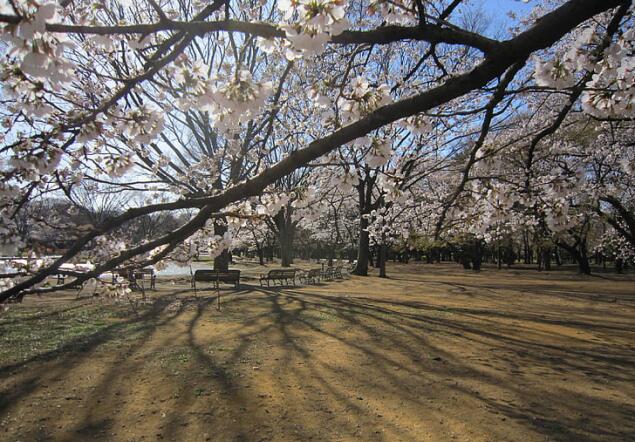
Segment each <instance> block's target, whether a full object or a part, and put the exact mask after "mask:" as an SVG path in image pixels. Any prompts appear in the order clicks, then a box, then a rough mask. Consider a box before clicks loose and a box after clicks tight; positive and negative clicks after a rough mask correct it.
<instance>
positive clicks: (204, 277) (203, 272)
mask: <svg viewBox="0 0 635 442" xmlns="http://www.w3.org/2000/svg"><path fill="white" fill-rule="evenodd" d="M197 282H213V283H214V288H216V289H218V288H219V284H220V283H221V282H224V283H226V284H234V286H235V287H236V288H238V287H239V286H240V270H209V269H199V270H196V271H195V272H194V275H193V276H192V288H194V293H196V283H197Z"/></svg>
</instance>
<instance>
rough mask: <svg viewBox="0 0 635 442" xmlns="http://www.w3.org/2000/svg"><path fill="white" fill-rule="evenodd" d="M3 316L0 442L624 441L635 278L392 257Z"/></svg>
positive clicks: (634, 407) (634, 414) (632, 407)
mask: <svg viewBox="0 0 635 442" xmlns="http://www.w3.org/2000/svg"><path fill="white" fill-rule="evenodd" d="M388 271H389V274H390V276H391V277H390V279H385V280H382V279H379V278H377V277H369V278H360V277H353V278H348V279H345V280H343V281H335V282H328V283H324V284H320V285H317V286H303V287H297V288H294V287H286V288H275V289H274V288H270V289H266V288H265V289H261V288H260V287H257V286H256V284H253V283H252V284H250V283H249V281H248V283H247V284H244V285H243V286H242V287H241V289H240V290H239V291H234V290H232V289H226V290H222V293H223V298H222V301H223V304H222V308H221V311H218V310H217V309H216V303H215V301H216V298H215V294H214V292H213V291H211V290H208V291H204V292H203V293H201V292H199V296H198V298H194V297H193V292H192V291H191V290H190V289H189V286H188V285H187V284H186V283H185V281H181V282H179V283H177V284H171V283H169V282H168V281H160V282H159V290H158V291H157V292H154V293H153V294H152V299H153V300H154V302H153V303H152V304H148V305H147V306H144V307H142V309H141V311H140V313H139V317H137V316H135V315H134V314H133V313H132V311H131V309H130V307H129V306H126V305H113V304H110V303H103V302H97V301H93V300H74V299H73V298H74V296H73V294H71V293H67V294H63V295H57V296H54V297H51V298H46V299H38V298H37V297H34V298H30V299H27V300H26V301H25V303H24V304H23V305H19V306H13V307H12V308H11V310H9V311H8V312H6V313H4V314H2V315H1V316H0V440H7V441H36V440H56V441H58V440H59V441H76V440H77V441H90V440H104V441H139V440H145V441H154V440H166V441H204V440H212V441H279V440H302V441H305V440H324V441H339V440H363V441H375V440H377V441H399V440H403V441H445V440H460V441H546V440H567V441H585V440H592V441H600V440H601V441H626V440H635V283H634V282H635V279H634V278H633V277H632V276H631V277H628V276H626V277H618V276H616V275H603V276H592V277H582V276H578V275H575V274H574V273H568V272H553V273H538V272H536V271H533V270H516V271H514V270H502V271H497V270H494V269H491V270H484V271H482V272H481V273H478V274H475V273H471V272H469V271H468V272H466V271H463V270H462V269H460V268H459V267H458V266H456V265H452V264H441V265H425V264H409V265H396V264H394V265H391V266H389V268H388Z"/></svg>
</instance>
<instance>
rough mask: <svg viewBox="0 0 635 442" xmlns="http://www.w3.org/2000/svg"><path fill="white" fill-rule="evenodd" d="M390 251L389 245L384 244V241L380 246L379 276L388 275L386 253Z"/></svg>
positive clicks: (384, 276)
mask: <svg viewBox="0 0 635 442" xmlns="http://www.w3.org/2000/svg"><path fill="white" fill-rule="evenodd" d="M387 252H388V247H387V246H386V244H384V243H383V242H382V244H381V246H380V247H379V277H380V278H387V277H388V276H386V255H387Z"/></svg>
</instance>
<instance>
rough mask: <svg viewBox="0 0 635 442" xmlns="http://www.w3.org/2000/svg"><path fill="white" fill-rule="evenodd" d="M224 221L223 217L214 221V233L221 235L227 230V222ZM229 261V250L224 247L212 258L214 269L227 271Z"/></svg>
mask: <svg viewBox="0 0 635 442" xmlns="http://www.w3.org/2000/svg"><path fill="white" fill-rule="evenodd" d="M224 221H225V220H224V218H221V219H220V220H219V222H215V223H214V235H218V236H223V235H224V234H225V233H226V232H227V224H226V223H225V222H224ZM229 261H230V255H229V251H228V250H227V249H225V250H223V251H222V252H221V254H220V255H218V256H217V257H216V258H214V270H218V271H221V272H224V271H227V270H228V269H229Z"/></svg>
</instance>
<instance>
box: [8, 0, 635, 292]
mask: <svg viewBox="0 0 635 442" xmlns="http://www.w3.org/2000/svg"><path fill="white" fill-rule="evenodd" d="M461 3H463V2H461V1H451V2H450V1H444V0H439V1H417V2H383V1H370V2H365V1H361V2H350V3H349V2H342V1H340V0H299V1H278V2H277V3H276V2H260V1H255V0H252V1H228V0H217V1H214V2H212V3H211V4H205V5H203V4H199V2H192V3H191V5H188V6H187V7H183V6H182V4H181V3H180V2H171V1H163V2H157V1H155V0H147V1H141V2H125V1H117V0H107V1H104V2H99V3H96V4H94V3H93V2H88V1H80V0H77V1H74V2H63V3H62V4H60V5H56V4H54V3H46V2H38V1H35V0H24V1H10V2H9V3H8V5H7V6H5V7H4V8H3V11H2V14H1V15H0V23H3V26H2V31H1V37H2V40H3V41H4V43H5V49H4V51H5V54H6V57H5V60H4V61H3V63H2V66H1V67H0V71H1V72H2V73H1V75H2V80H3V94H4V95H3V106H2V113H3V127H4V128H5V129H4V131H3V134H2V142H3V145H2V148H0V149H1V150H0V152H1V153H0V155H2V157H1V158H2V166H1V168H0V169H1V174H2V175H1V176H2V180H1V183H2V184H1V186H2V187H1V188H0V218H1V219H2V224H1V226H2V229H1V231H0V234H1V235H2V241H3V242H5V243H10V242H12V241H13V238H15V229H16V223H15V217H16V214H17V212H18V211H19V209H20V208H21V207H22V206H23V205H24V204H25V203H26V202H27V201H29V200H32V199H37V198H42V197H43V196H44V195H45V194H47V193H51V192H62V193H64V192H68V190H69V188H70V187H71V186H74V185H77V184H78V183H81V182H83V181H84V180H86V179H92V180H101V181H109V180H113V179H118V178H123V177H125V178H126V179H127V180H128V181H130V182H128V183H127V184H125V185H127V186H133V187H136V186H142V187H143V188H144V190H145V186H146V185H147V186H149V187H150V186H160V187H166V186H167V189H165V191H164V192H161V194H160V195H157V196H156V198H150V201H149V203H148V204H144V205H137V206H133V207H130V208H128V209H127V210H125V211H124V212H122V213H121V214H119V215H117V216H115V217H112V218H109V219H108V220H106V221H104V222H101V223H99V224H98V225H94V226H90V228H88V229H87V230H86V231H85V232H84V233H83V234H82V235H80V236H79V237H78V238H77V240H76V241H75V242H74V244H73V245H72V246H71V247H70V248H69V249H68V250H67V251H66V252H65V253H64V254H63V256H62V257H61V258H59V259H55V260H53V261H50V262H49V261H46V260H43V261H42V262H41V265H40V266H39V267H38V268H33V269H31V270H30V272H29V275H28V276H26V277H24V275H22V274H20V275H17V274H16V275H11V274H9V275H3V276H4V277H3V286H4V287H5V288H6V289H5V290H4V291H3V292H1V293H0V301H2V302H4V301H6V300H9V299H16V298H19V299H21V297H22V296H24V295H25V294H27V293H32V292H46V291H50V290H52V288H38V287H37V285H38V284H39V283H41V282H42V281H43V280H44V279H45V278H46V277H47V276H48V275H51V274H54V273H55V272H56V271H57V270H58V269H59V268H60V266H61V265H62V264H63V263H65V262H67V261H69V260H71V259H73V258H74V257H76V256H78V255H79V254H80V253H82V252H85V251H86V249H88V248H91V247H93V246H94V245H95V244H99V250H100V251H101V253H100V254H98V255H99V256H97V258H98V259H97V260H96V261H95V262H96V265H95V267H94V268H93V269H91V270H90V271H88V272H85V273H83V274H77V275H76V278H75V279H74V280H72V281H70V282H69V283H67V284H66V285H63V286H61V287H58V288H57V289H59V288H65V287H69V286H72V285H77V284H80V283H81V282H83V281H86V280H88V279H90V278H93V277H95V276H98V275H99V274H101V273H102V272H104V271H106V270H109V269H112V268H114V267H116V266H119V265H127V264H129V263H130V262H131V261H134V265H145V264H151V263H156V262H159V261H161V260H164V259H166V258H168V257H172V258H174V259H181V258H184V257H186V256H187V255H188V254H189V252H190V251H191V250H192V249H193V247H191V245H192V244H193V242H196V241H198V242H199V243H200V242H204V243H206V244H207V245H208V246H209V248H211V249H213V250H214V251H215V252H211V253H213V254H214V253H222V250H224V249H226V248H228V247H230V243H231V242H232V239H231V234H230V233H228V232H231V231H232V229H236V228H237V227H233V225H236V226H237V225H239V224H240V220H242V219H245V218H250V217H254V215H258V216H262V215H264V216H275V214H277V213H278V212H279V211H280V209H281V207H282V206H284V204H286V202H288V200H286V198H288V196H287V195H281V194H280V193H279V190H277V189H276V186H275V184H276V182H279V181H280V180H282V179H283V178H284V177H286V176H288V175H290V174H292V173H294V172H295V171H297V170H300V169H302V168H304V167H307V166H308V165H309V164H310V163H311V162H314V161H316V160H318V159H319V158H321V157H325V156H326V157H328V156H329V155H330V154H332V153H334V152H336V151H337V150H338V149H340V148H342V147H343V146H351V145H352V144H353V143H360V141H359V140H360V139H365V140H368V142H366V141H364V143H363V144H364V145H365V148H367V149H369V153H370V156H368V155H369V153H367V154H366V161H370V163H368V162H367V164H368V165H369V166H370V167H371V168H377V167H380V166H381V165H380V164H379V163H378V161H379V159H380V158H381V159H382V161H383V159H385V158H386V157H387V156H388V151H389V149H388V147H389V146H390V148H391V149H392V150H393V152H394V150H395V141H396V140H395V139H393V137H392V135H391V134H393V133H394V131H395V130H396V129H395V127H394V126H395V125H396V124H409V125H411V126H414V127H417V126H419V125H420V123H419V121H418V120H419V119H420V118H424V121H425V118H426V117H428V116H430V115H428V114H436V115H438V116H439V118H441V119H443V121H444V122H443V123H442V124H445V125H447V126H453V125H457V124H458V123H459V122H460V121H461V117H462V116H466V115H469V116H475V119H476V121H478V120H479V118H480V119H481V122H482V124H481V128H480V136H478V137H476V140H475V141H474V143H473V144H472V145H471V147H470V148H469V154H468V156H467V158H469V159H468V160H467V163H466V167H465V172H466V174H465V175H463V176H464V177H465V178H463V179H460V180H459V185H458V187H456V189H455V191H454V192H452V193H450V194H449V198H448V199H446V200H445V201H444V202H443V206H442V207H443V209H442V211H445V212H448V211H449V210H451V207H453V206H454V202H455V201H456V200H457V199H458V198H460V197H461V196H460V195H462V194H463V193H464V191H465V190H466V182H467V181H469V178H470V171H471V169H472V168H473V166H474V165H475V164H476V163H477V162H478V161H477V160H478V159H479V151H480V150H481V148H482V147H483V146H484V145H485V144H486V142H487V141H488V139H487V134H488V132H489V127H490V126H492V125H493V124H494V125H496V124H498V120H500V118H502V117H501V115H504V114H505V112H502V111H501V107H502V108H503V109H504V108H506V106H508V97H510V96H511V95H514V96H517V95H522V94H528V93H532V91H531V90H527V91H523V90H522V86H520V85H519V84H517V83H518V82H517V80H516V76H517V75H518V74H519V73H522V72H523V70H524V69H525V68H526V67H527V66H528V63H530V61H529V60H530V57H531V56H532V55H537V56H538V57H540V59H538V60H537V61H534V62H533V64H534V65H535V66H536V70H535V72H536V80H537V81H538V83H539V86H541V87H549V88H555V89H556V90H558V91H560V90H564V91H565V95H568V96H569V102H571V103H576V102H577V100H578V98H580V99H581V100H582V103H583V104H584V108H585V112H587V113H588V114H591V115H594V116H595V117H596V118H613V117H614V116H615V115H619V114H621V113H624V112H630V111H631V109H632V91H631V89H629V87H630V86H629V85H632V75H633V69H632V57H629V54H630V51H631V44H632V38H633V35H632V32H628V24H629V23H630V20H631V14H632V9H631V2H630V1H624V0H569V1H567V2H564V3H562V4H561V5H560V4H557V5H552V4H550V3H549V2H547V3H546V4H545V5H544V6H543V7H541V8H538V9H537V10H536V12H535V17H530V18H529V19H528V22H527V23H526V24H525V25H524V26H523V27H522V28H521V29H519V30H518V32H517V33H516V34H515V35H514V36H513V37H511V38H509V39H506V40H496V39H493V38H490V37H488V36H487V35H485V34H484V33H479V32H474V30H470V29H466V28H465V27H462V26H461V24H460V20H458V19H457V18H456V17H457V15H458V14H459V13H460V11H461ZM457 23H458V24H457ZM596 23H599V24H598V25H597V26H595V27H593V26H594V25H595V24H596ZM589 28H593V29H592V31H587V30H588V29H589ZM572 31H573V33H572ZM574 34H575V38H576V42H577V43H576V44H575V45H574V46H573V47H574V48H575V51H573V52H572V53H571V54H569V53H567V57H569V58H566V59H564V60H569V59H570V61H566V62H565V63H564V64H563V63H557V62H555V61H554V60H560V59H559V58H557V55H558V54H557V53H556V52H557V50H558V44H559V42H562V41H566V40H568V39H569V38H570V36H571V35H574ZM579 34H584V35H585V36H587V34H588V38H587V37H585V38H582V37H580V36H579ZM549 48H554V50H551V49H549ZM195 53H198V54H199V56H197V57H194V56H193V55H192V54H195ZM453 54H454V57H453ZM464 54H469V56H463V55H464ZM365 57H368V60H369V62H368V63H367V66H366V67H364V68H363V69H358V65H359V64H360V63H361V64H362V65H363V64H364V63H366V62H365V61H364V60H365ZM453 58H454V59H456V60H457V62H456V63H451V60H452V59H453ZM263 60H265V61H263ZM629 60H631V61H629ZM291 62H292V63H291ZM424 65H429V66H432V65H436V71H437V75H434V72H435V71H434V70H432V71H431V70H429V69H423V70H422V71H419V69H420V68H422V67H424ZM561 65H562V66H561ZM593 66H598V69H599V71H598V72H597V73H596V72H595V71H594V70H595V67H593ZM360 70H361V74H360V75H357V71H360ZM351 73H354V74H355V75H352V74H351ZM420 74H421V75H420ZM360 76H361V78H360ZM572 79H573V80H575V83H574V84H573V85H572V83H571V81H573V80H572ZM578 90H579V92H578ZM554 94H556V95H557V93H556V92H554ZM576 95H578V96H576ZM463 100H465V103H462V101H463ZM567 106H569V105H567V104H565V108H566V107H567ZM572 107H573V105H570V106H569V108H572ZM174 109H178V111H174V112H173V110H174ZM201 112H202V113H203V116H201ZM501 112H502V113H501ZM567 113H568V112H567ZM188 115H189V116H190V118H194V116H196V117H198V118H202V120H201V122H202V123H203V124H198V126H200V127H198V128H197V129H196V130H192V124H191V123H190V122H189V121H187V116H188ZM479 115H480V117H479ZM178 118H184V119H185V121H181V122H178ZM203 118H204V119H203ZM560 120H562V118H559V116H558V115H557V116H556V119H555V123H558V125H557V126H559V125H560V123H561V121H560ZM555 123H554V124H555ZM194 125H197V122H196V121H195V122H194ZM170 126H171V127H172V130H171V135H168V134H169V133H170V130H169V127H170ZM209 127H211V128H213V129H211V130H210V131H207V132H206V130H207V128H209ZM166 128H168V129H166ZM185 128H188V129H187V135H186V136H187V137H189V136H191V137H192V140H195V138H196V137H197V136H198V137H200V136H201V135H203V136H204V137H208V138H209V140H207V139H206V140H204V143H201V144H202V145H204V146H209V145H211V146H213V147H214V150H213V152H211V155H208V156H207V157H206V158H203V157H202V156H198V155H194V158H196V162H195V163H194V162H191V163H190V166H189V167H188V169H190V170H191V169H195V170H200V171H202V173H201V175H200V176H199V177H198V178H199V181H198V182H196V183H195V184H196V185H193V182H192V180H195V177H193V176H191V174H189V173H188V172H185V171H184V173H183V174H181V175H182V177H181V176H179V177H178V181H179V183H176V182H170V178H171V176H172V175H174V174H173V173H172V172H170V170H172V171H174V170H175V168H174V167H173V166H171V165H170V162H174V161H173V159H174V158H175V157H178V153H177V151H179V152H182V150H181V147H180V146H183V147H184V148H187V147H189V146H190V142H189V141H187V140H186V139H185V138H184V139H183V141H184V143H181V145H180V146H179V147H178V149H176V150H175V149H172V147H171V146H170V142H172V140H173V139H174V138H176V137H178V136H180V135H181V134H186V129H185ZM272 134H273V135H272ZM364 137H365V138H364ZM536 137H539V135H536ZM542 138H544V137H541V138H540V139H542ZM214 140H216V141H214ZM284 140H287V141H288V148H287V150H285V151H284V154H283V155H279V156H277V157H275V156H274V157H272V156H271V155H270V152H271V151H272V149H274V148H276V146H279V145H280V144H281V143H283V142H284ZM388 140H390V142H389V141H388ZM539 141H540V140H539ZM195 142H197V143H199V141H198V140H196V141H195ZM215 142H216V143H217V144H216V145H215V144H214V143H215ZM415 144H416V143H413V144H412V145H415ZM155 145H156V146H155ZM259 148H260V149H259ZM170 150H172V152H173V153H170V154H169V155H166V152H169V151H170ZM534 150H535V148H534ZM531 152H532V149H531V148H530V155H529V157H530V158H531V157H532V155H533V154H532V153H531ZM219 158H226V159H228V160H227V161H224V162H222V163H221V164H220V165H219V163H218V162H217V160H218V159H219ZM267 158H275V159H274V160H273V161H271V160H270V161H267ZM179 160H180V161H181V162H182V163H183V161H182V160H183V159H182V158H179ZM374 160H376V162H375V161H374ZM528 160H529V161H528V163H529V166H530V167H529V168H528V169H530V170H531V169H532V167H531V166H532V163H533V160H530V159H529V158H528ZM201 163H202V164H201ZM141 164H144V165H145V170H146V171H148V169H151V171H152V173H153V174H154V175H159V176H160V179H158V180H157V179H156V177H151V178H149V177H148V176H144V177H142V178H140V180H141V181H137V180H133V179H132V177H134V176H139V175H140V172H139V169H140V168H141V169H143V167H142V166H141ZM174 164H176V163H174ZM184 164H185V163H184ZM236 170H238V172H236ZM188 179H189V180H188ZM464 181H465V182H464ZM218 182H222V185H218V184H217V183H218ZM150 191H152V190H150ZM185 209H194V210H195V213H194V214H193V216H192V217H191V218H190V219H188V220H187V221H184V222H183V224H181V225H180V226H179V227H178V228H177V229H175V230H174V231H172V232H170V233H167V234H163V235H159V236H156V237H154V238H152V239H147V240H143V241H141V242H139V243H133V244H124V245H123V246H122V245H121V244H120V243H121V241H120V240H119V239H117V238H116V236H117V235H116V234H115V233H116V232H117V231H118V229H119V227H120V226H122V225H124V224H125V223H127V222H130V221H131V220H134V219H136V218H139V217H141V216H145V215H148V214H151V213H156V212H165V211H178V210H185ZM444 218H445V216H440V217H439V221H438V223H437V224H438V225H439V226H443V224H444V220H443V219H444ZM215 220H219V221H215ZM215 225H220V226H222V225H226V226H227V231H226V232H225V233H223V234H222V235H220V234H219V229H218V228H216V227H215ZM437 230H440V229H437ZM215 232H216V233H215ZM109 245H110V246H109Z"/></svg>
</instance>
